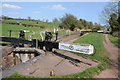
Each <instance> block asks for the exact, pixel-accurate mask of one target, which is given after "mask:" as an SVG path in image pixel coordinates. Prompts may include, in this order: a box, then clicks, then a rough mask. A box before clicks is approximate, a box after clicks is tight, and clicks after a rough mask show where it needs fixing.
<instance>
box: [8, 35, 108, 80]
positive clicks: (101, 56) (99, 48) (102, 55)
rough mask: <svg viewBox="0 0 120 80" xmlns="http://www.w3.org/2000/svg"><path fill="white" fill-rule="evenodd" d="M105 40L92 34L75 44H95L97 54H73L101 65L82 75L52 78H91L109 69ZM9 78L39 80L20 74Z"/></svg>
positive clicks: (87, 70)
mask: <svg viewBox="0 0 120 80" xmlns="http://www.w3.org/2000/svg"><path fill="white" fill-rule="evenodd" d="M103 39H104V38H103V36H102V34H101V33H90V34H88V35H85V36H84V37H82V38H80V39H78V40H76V41H75V42H74V43H81V44H93V45H94V47H95V53H94V54H93V55H85V54H80V53H73V54H76V55H78V56H83V57H86V58H91V59H95V60H98V61H99V62H100V64H99V65H98V66H96V67H92V68H89V69H86V70H85V71H83V72H81V73H75V74H71V75H65V76H56V77H50V78H77V77H79V78H91V77H92V76H94V75H95V74H97V73H99V72H100V71H102V70H103V69H105V68H107V64H108V63H109V59H108V57H107V54H106V51H105V49H104V46H103V44H102V41H103ZM9 78H38V77H32V76H24V75H19V74H17V73H15V74H13V75H11V76H9ZM56 80H57V79H56Z"/></svg>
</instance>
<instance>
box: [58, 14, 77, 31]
mask: <svg viewBox="0 0 120 80" xmlns="http://www.w3.org/2000/svg"><path fill="white" fill-rule="evenodd" d="M60 21H61V24H60V26H61V25H64V28H66V29H70V30H72V31H73V30H74V28H75V27H77V18H76V17H75V16H74V15H72V14H65V16H63V17H62V18H61V19H60Z"/></svg>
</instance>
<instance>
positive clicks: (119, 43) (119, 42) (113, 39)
mask: <svg viewBox="0 0 120 80" xmlns="http://www.w3.org/2000/svg"><path fill="white" fill-rule="evenodd" d="M108 37H109V39H110V41H111V42H112V43H114V44H115V45H116V46H117V47H119V48H120V38H117V37H114V36H112V35H110V34H109V35H108Z"/></svg>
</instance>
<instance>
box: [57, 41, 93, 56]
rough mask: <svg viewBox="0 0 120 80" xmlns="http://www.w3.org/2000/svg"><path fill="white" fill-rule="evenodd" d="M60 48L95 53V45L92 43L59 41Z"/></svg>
mask: <svg viewBox="0 0 120 80" xmlns="http://www.w3.org/2000/svg"><path fill="white" fill-rule="evenodd" d="M59 49H61V50H66V51H71V52H78V53H83V54H88V55H90V54H93V53H94V46H93V45H91V44H70V43H59Z"/></svg>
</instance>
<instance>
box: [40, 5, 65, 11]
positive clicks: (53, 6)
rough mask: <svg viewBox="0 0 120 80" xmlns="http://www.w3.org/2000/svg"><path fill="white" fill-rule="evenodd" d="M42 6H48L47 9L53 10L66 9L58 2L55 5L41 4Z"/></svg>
mask: <svg viewBox="0 0 120 80" xmlns="http://www.w3.org/2000/svg"><path fill="white" fill-rule="evenodd" d="M42 8H48V9H53V10H61V11H62V10H66V8H65V7H63V6H62V5H60V4H57V5H47V6H42Z"/></svg>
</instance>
